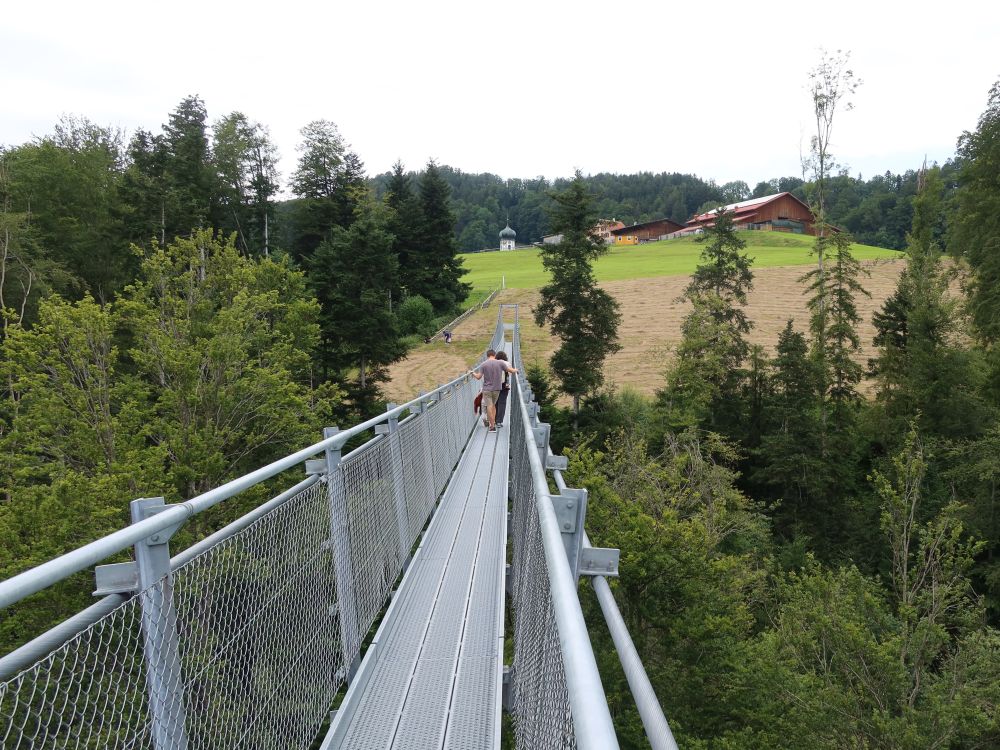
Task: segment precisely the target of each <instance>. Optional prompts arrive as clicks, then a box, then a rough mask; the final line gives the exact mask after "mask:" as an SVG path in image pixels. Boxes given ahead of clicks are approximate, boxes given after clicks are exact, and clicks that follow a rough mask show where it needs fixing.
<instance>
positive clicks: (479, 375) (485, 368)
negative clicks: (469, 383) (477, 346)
mask: <svg viewBox="0 0 1000 750" xmlns="http://www.w3.org/2000/svg"><path fill="white" fill-rule="evenodd" d="M496 357H497V353H496V352H495V351H494V350H492V349H490V350H489V351H488V352H486V361H485V362H483V364H482V365H480V367H479V372H474V371H473V370H469V374H470V375H471V376H472V377H474V378H475V379H476V380H482V381H483V406H485V407H486V414H487V427H489V430H490V432H496V431H497V422H496V420H497V401H498V400H499V399H500V389H501V388H502V387H503V376H504V373H505V372H517V369H516V368H514V367H510V366H509V365H508V364H507V363H506V362H503V361H502V360H499V359H497V358H496Z"/></svg>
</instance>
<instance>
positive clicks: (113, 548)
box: [0, 336, 495, 609]
mask: <svg viewBox="0 0 1000 750" xmlns="http://www.w3.org/2000/svg"><path fill="white" fill-rule="evenodd" d="M494 338H495V336H494ZM480 366H481V364H478V365H476V366H474V367H473V368H472V369H473V370H477V369H479V367H480ZM468 377H469V375H468V373H463V374H462V375H460V376H458V377H457V378H454V379H453V380H450V381H449V382H447V383H445V384H444V385H441V386H438V387H437V388H435V389H434V390H433V391H431V392H430V393H427V394H424V395H422V396H418V397H417V398H415V399H412V400H410V401H407V402H406V403H405V404H402V405H400V406H397V407H395V408H394V409H391V410H389V411H386V412H384V413H383V414H379V415H378V416H376V417H372V418H371V419H369V420H368V421H366V422H362V423H361V424H357V425H355V426H354V427H351V428H350V429H347V430H344V431H342V432H338V433H337V434H336V435H333V436H331V437H328V438H326V439H324V440H321V441H320V442H318V443H314V444H313V445H310V446H309V447H308V448H303V449H302V450H300V451H297V452H295V453H292V454H291V455H288V456H286V457H285V458H281V459H278V460H277V461H274V462H272V463H270V464H268V465H267V466H263V467H261V468H260V469H257V470H256V471H252V472H250V473H249V474H245V475H243V476H242V477H238V478H237V479H233V480H232V481H229V482H226V483H225V484H222V485H219V486H218V487H216V488H215V489H212V490H209V491H208V492H205V493H202V494H201V495H198V496H197V497H194V498H191V499H190V500H186V501H184V502H182V503H177V504H175V505H172V506H170V507H169V508H167V510H165V511H163V512H162V513H158V514H157V515H155V516H152V517H151V518H147V519H146V520H144V521H139V522H138V523H133V524H131V525H130V526H126V527H125V528H123V529H119V530H118V531H115V532H113V533H111V534H108V535H107V536H104V537H101V538H100V539H97V540H95V541H93V542H90V543H89V544H85V545H84V546H83V547H79V548H77V549H75V550H72V551H70V552H67V553H65V554H63V555H60V556H59V557H56V558H54V559H52V560H49V561H48V562H44V563H42V564H41V565H38V566H36V567H34V568H31V569H29V570H26V571H24V572H23V573H19V574H18V575H16V576H13V577H12V578H8V579H7V580H6V581H0V609H3V608H4V607H9V606H10V605H12V604H15V603H17V602H19V601H21V600H22V599H24V598H25V597H28V596H31V595H32V594H35V593H37V592H39V591H41V590H43V589H45V588H48V587H49V586H51V585H52V584H54V583H58V582H59V581H61V580H63V579H65V578H68V577H69V576H71V575H73V574H74V573H79V572H80V571H82V570H86V569H87V568H90V567H92V566H94V565H96V564H97V563H99V562H101V561H102V560H105V559H107V558H108V557H111V556H112V555H115V554H117V553H118V552H121V551H122V550H124V549H127V548H129V547H131V546H132V545H134V544H135V543H136V542H138V541H140V540H142V539H145V538H147V537H149V536H152V535H153V534H156V533H157V532H160V531H163V530H165V529H168V528H170V527H172V526H176V525H179V524H182V523H184V522H185V521H187V520H188V519H189V518H191V517H192V516H194V515H196V514H198V513H201V512H203V511H205V510H208V509H209V508H211V507H213V506H215V505H217V504H218V503H220V502H222V501H223V500H227V499H229V498H231V497H233V496H235V495H238V494H240V493H241V492H244V491H246V490H248V489H249V488H251V487H253V486H255V485H257V484H260V483H261V482H263V481H265V480H267V479H270V478H271V477H273V476H275V475H277V474H280V473H281V472H283V471H285V470H287V469H290V468H292V467H293V466H296V465H297V464H301V463H302V462H304V461H305V460H306V459H308V458H312V457H313V456H315V455H317V454H319V453H322V452H324V451H326V450H327V449H331V450H338V449H340V448H342V447H343V446H344V444H345V443H346V442H347V441H348V440H350V439H351V438H352V437H354V436H355V435H359V434H361V433H363V432H366V431H368V430H370V429H372V428H373V427H375V426H376V425H379V424H381V423H382V422H385V421H387V420H388V419H390V418H393V417H395V418H399V416H400V415H401V414H402V413H403V412H404V411H407V410H409V409H410V408H411V407H413V406H417V405H418V404H421V403H423V402H425V401H427V400H428V399H429V398H432V397H434V396H435V395H438V394H440V393H442V392H444V391H446V390H448V389H450V388H452V387H454V386H455V385H457V384H458V383H460V382H462V381H464V380H465V379H466V378H468Z"/></svg>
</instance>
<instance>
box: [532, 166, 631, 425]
mask: <svg viewBox="0 0 1000 750" xmlns="http://www.w3.org/2000/svg"><path fill="white" fill-rule="evenodd" d="M552 198H553V207H552V210H551V221H552V230H553V231H554V232H557V233H559V234H562V241H561V242H559V243H558V244H556V245H545V246H543V247H542V251H541V253H542V265H543V266H544V267H545V270H546V271H548V272H549V273H550V274H551V279H550V280H549V283H548V284H546V285H545V286H544V287H542V300H541V302H540V303H539V304H538V306H537V307H536V308H535V310H534V314H535V322H536V323H537V324H538V325H544V324H545V323H548V324H549V325H550V326H551V328H552V332H553V333H554V334H555V335H556V337H557V338H558V339H559V340H560V342H561V343H560V346H559V349H557V350H556V352H555V354H553V355H552V371H553V372H554V373H555V376H556V378H557V379H558V380H559V383H560V385H561V386H562V390H563V392H565V393H567V394H568V395H569V396H571V397H572V399H573V426H574V429H576V428H577V427H578V425H579V414H580V399H581V398H582V397H583V396H585V395H587V394H589V393H593V392H594V391H595V390H597V388H599V387H600V386H601V384H602V383H603V382H604V373H603V367H604V360H605V359H606V358H607V357H608V355H610V354H614V353H615V352H617V351H618V350H619V349H621V346H620V345H619V344H618V324H619V322H621V313H620V312H619V310H618V303H617V302H616V301H615V299H614V297H612V296H611V295H609V294H608V293H607V292H605V291H604V290H603V289H600V288H599V287H598V286H597V281H596V280H595V279H594V270H593V262H594V261H595V260H597V259H598V258H599V257H601V256H602V255H604V254H605V253H606V252H607V251H608V246H607V245H605V244H604V243H603V242H602V241H601V240H600V239H598V238H597V237H596V236H595V235H594V234H592V230H593V227H594V224H595V217H594V214H593V213H592V210H591V205H592V198H591V196H590V194H589V193H588V192H587V188H586V186H585V185H584V182H583V175H581V174H580V172H579V170H578V171H577V172H576V178H575V179H574V180H573V182H572V183H570V185H569V186H568V187H567V188H566V189H565V190H563V191H561V192H557V193H553V195H552Z"/></svg>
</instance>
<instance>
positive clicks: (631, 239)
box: [614, 234, 639, 245]
mask: <svg viewBox="0 0 1000 750" xmlns="http://www.w3.org/2000/svg"><path fill="white" fill-rule="evenodd" d="M614 238H615V244H616V245H638V244H639V238H638V236H636V235H634V234H616V235H614Z"/></svg>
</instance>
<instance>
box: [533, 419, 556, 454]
mask: <svg viewBox="0 0 1000 750" xmlns="http://www.w3.org/2000/svg"><path fill="white" fill-rule="evenodd" d="M531 431H532V432H533V433H534V435H535V447H536V448H548V447H549V433H550V432H551V431H552V425H550V424H548V423H546V422H539V423H538V426H537V427H532V428H531Z"/></svg>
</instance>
